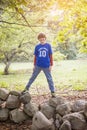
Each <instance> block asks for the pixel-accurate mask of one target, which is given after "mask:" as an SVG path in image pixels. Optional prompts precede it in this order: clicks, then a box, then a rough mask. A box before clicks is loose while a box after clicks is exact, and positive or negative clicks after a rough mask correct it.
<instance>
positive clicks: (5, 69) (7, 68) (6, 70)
mask: <svg viewBox="0 0 87 130" xmlns="http://www.w3.org/2000/svg"><path fill="white" fill-rule="evenodd" d="M10 64H11V63H10V62H8V63H6V66H5V68H4V74H5V75H8V74H9V67H10Z"/></svg>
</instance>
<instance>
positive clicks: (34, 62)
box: [34, 55, 36, 66]
mask: <svg viewBox="0 0 87 130" xmlns="http://www.w3.org/2000/svg"><path fill="white" fill-rule="evenodd" d="M35 65H36V56H35V55H34V66H35Z"/></svg>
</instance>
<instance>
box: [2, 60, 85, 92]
mask: <svg viewBox="0 0 87 130" xmlns="http://www.w3.org/2000/svg"><path fill="white" fill-rule="evenodd" d="M32 68H33V63H12V64H11V66H10V72H11V74H10V75H2V72H3V69H4V65H3V64H0V87H5V88H8V89H10V90H23V89H24V87H25V85H26V84H27V82H28V80H29V78H30V76H31V74H32ZM52 76H53V80H54V83H55V86H56V89H58V90H66V89H69V90H85V89H87V61H86V60H69V61H61V62H55V63H54V66H53V69H52ZM30 91H31V92H32V93H36V92H37V91H38V93H47V91H48V92H49V89H48V84H47V81H46V78H45V76H44V74H43V72H41V73H40V74H39V76H38V77H37V79H36V80H35V82H34V83H33V84H32V86H31V89H30Z"/></svg>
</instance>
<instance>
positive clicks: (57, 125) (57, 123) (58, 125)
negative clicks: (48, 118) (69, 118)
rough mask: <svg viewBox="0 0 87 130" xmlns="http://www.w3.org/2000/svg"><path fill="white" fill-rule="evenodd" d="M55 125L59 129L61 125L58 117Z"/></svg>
mask: <svg viewBox="0 0 87 130" xmlns="http://www.w3.org/2000/svg"><path fill="white" fill-rule="evenodd" d="M55 127H56V129H59V127H60V122H59V120H58V119H56V120H55Z"/></svg>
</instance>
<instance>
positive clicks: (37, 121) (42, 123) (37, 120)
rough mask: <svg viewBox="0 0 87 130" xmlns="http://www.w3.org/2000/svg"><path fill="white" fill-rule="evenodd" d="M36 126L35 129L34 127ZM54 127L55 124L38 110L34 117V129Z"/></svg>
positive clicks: (44, 129) (49, 129) (40, 129)
mask: <svg viewBox="0 0 87 130" xmlns="http://www.w3.org/2000/svg"><path fill="white" fill-rule="evenodd" d="M34 128H35V129H34ZM51 129H53V124H52V122H51V121H49V120H48V119H47V118H46V116H45V115H44V114H43V113H42V112H40V111H38V112H36V114H35V115H34V117H33V122H32V130H51Z"/></svg>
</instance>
